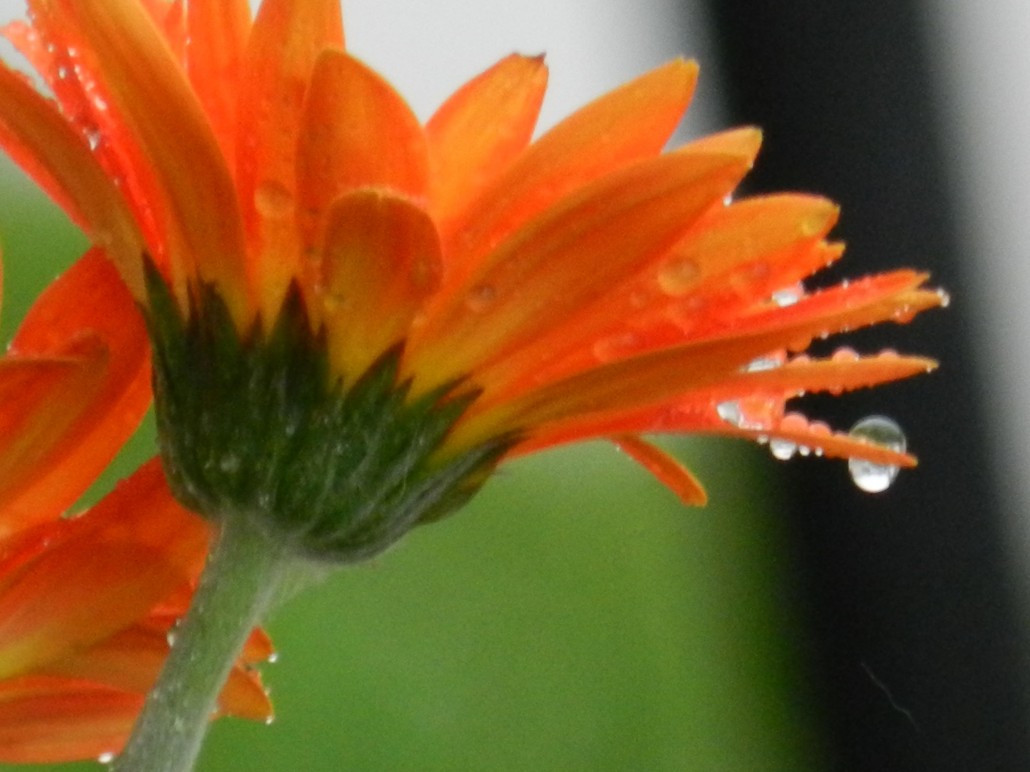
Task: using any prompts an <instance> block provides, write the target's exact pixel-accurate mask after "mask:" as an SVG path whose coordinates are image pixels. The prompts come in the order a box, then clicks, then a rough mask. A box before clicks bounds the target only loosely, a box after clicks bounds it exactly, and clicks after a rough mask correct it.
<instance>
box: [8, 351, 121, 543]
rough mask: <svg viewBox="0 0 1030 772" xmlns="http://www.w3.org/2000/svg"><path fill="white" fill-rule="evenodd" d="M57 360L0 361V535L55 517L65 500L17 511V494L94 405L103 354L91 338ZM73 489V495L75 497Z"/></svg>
mask: <svg viewBox="0 0 1030 772" xmlns="http://www.w3.org/2000/svg"><path fill="white" fill-rule="evenodd" d="M68 354H69V355H68V356H67V357H62V358H42V357H41V358H38V359H29V360H25V359H16V358H6V359H2V360H0V405H2V406H3V409H2V411H0V503H2V504H3V510H2V520H0V533H2V534H4V535H6V534H10V533H13V532H15V531H18V530H21V529H22V528H26V527H29V526H31V525H33V524H34V523H36V522H40V521H43V520H50V519H55V518H58V517H60V515H61V513H62V511H63V510H64V507H66V506H67V505H68V504H69V503H70V502H69V501H68V500H67V499H68V498H69V497H68V496H60V495H58V496H57V497H56V498H54V499H51V498H49V497H46V498H43V499H42V500H40V501H37V502H34V503H35V504H36V505H37V506H36V507H24V506H18V499H19V494H20V493H21V492H22V491H24V489H25V488H26V487H28V486H31V485H32V484H33V483H35V482H37V480H36V479H32V478H38V477H41V476H44V475H42V474H40V473H39V472H38V471H37V470H38V469H40V468H41V467H44V466H45V463H46V462H47V461H48V460H49V459H48V457H50V456H52V455H53V453H54V448H55V446H57V445H59V444H60V442H61V441H62V440H63V439H64V437H65V436H67V434H68V433H69V430H70V427H71V426H73V425H74V424H75V422H76V421H79V420H81V419H82V418H83V416H84V415H86V413H87V410H88V408H89V407H90V405H91V404H92V402H93V401H94V397H95V395H96V392H97V388H98V382H99V381H100V380H101V379H103V377H104V376H105V374H106V373H105V370H106V361H105V360H106V355H107V349H106V348H105V347H104V346H103V344H101V343H100V342H99V341H97V340H96V339H90V340H83V341H79V346H78V347H77V350H75V349H73V350H70V351H69V352H68ZM79 487H80V486H76V489H77V490H75V491H74V494H73V495H74V496H75V497H77V496H78V495H79V494H81V492H82V491H81V489H78V488H79Z"/></svg>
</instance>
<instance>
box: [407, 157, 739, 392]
mask: <svg viewBox="0 0 1030 772" xmlns="http://www.w3.org/2000/svg"><path fill="white" fill-rule="evenodd" d="M750 163H751V159H750V158H747V157H743V158H742V157H739V156H732V155H703V154H702V155H696V154H694V153H689V152H685V153H671V154H668V155H664V156H659V157H658V158H654V159H649V160H647V161H643V162H640V163H639V164H635V165H634V166H631V167H629V168H627V169H624V170H622V171H620V172H616V173H614V174H612V175H609V176H608V177H605V178H604V179H601V180H598V181H597V182H596V183H594V184H592V185H589V186H587V187H585V188H583V189H582V190H581V191H579V192H577V193H576V194H574V195H571V196H569V197H568V198H566V199H565V200H563V201H562V202H560V203H559V204H556V205H555V206H553V207H552V208H550V209H549V210H547V211H546V212H544V213H543V214H542V215H540V216H539V217H538V218H536V219H535V220H534V221H532V222H531V223H529V224H527V225H526V226H525V227H524V228H523V229H522V230H520V231H519V232H518V233H516V234H515V235H514V236H512V238H510V239H508V240H507V241H505V242H504V243H503V244H501V245H500V246H499V247H498V248H497V249H496V250H494V252H493V253H492V254H491V255H490V257H489V259H488V262H487V263H485V264H484V265H483V266H482V267H481V268H480V270H479V271H477V272H476V273H475V274H474V275H473V277H472V278H471V279H470V280H469V282H468V284H467V288H466V289H465V294H464V297H461V298H456V299H455V300H454V302H453V303H452V304H451V306H450V307H445V308H440V307H438V306H433V307H431V309H430V317H429V319H428V320H427V322H426V324H425V326H424V327H422V328H421V329H420V330H419V331H418V332H417V334H416V337H415V338H414V340H413V341H412V345H411V354H410V369H411V371H412V372H417V373H418V374H419V376H420V377H422V378H426V377H427V374H428V380H427V381H426V382H425V383H423V384H422V385H420V386H419V387H418V388H428V387H432V386H435V385H437V384H439V383H442V382H444V381H447V380H450V379H451V378H453V377H455V376H459V375H461V374H462V373H465V372H469V371H471V370H472V369H473V368H475V367H481V366H482V365H483V364H484V363H486V362H489V361H491V360H497V359H502V358H503V357H506V356H508V355H509V353H510V352H511V350H513V349H515V348H518V347H519V346H523V345H530V344H532V343H534V342H535V341H536V339H537V338H538V336H540V335H542V334H545V333H546V332H548V331H549V330H556V329H559V328H560V327H561V326H562V325H563V324H564V323H565V322H566V321H567V320H568V319H569V317H570V316H573V315H575V314H576V313H577V312H579V310H580V309H582V308H583V307H584V306H586V305H588V304H590V303H593V302H595V301H600V300H601V299H602V298H603V296H604V295H605V294H606V293H607V292H608V291H609V290H610V289H611V287H612V285H613V284H618V283H619V282H621V281H623V280H625V279H626V278H627V277H628V276H630V275H632V274H634V273H635V272H636V271H638V270H640V268H641V267H642V266H646V265H647V264H648V263H649V262H650V261H653V260H656V259H658V258H659V257H660V256H661V255H662V254H663V253H664V252H665V251H666V250H667V249H669V247H671V246H672V244H674V243H675V242H676V240H677V239H679V238H680V236H681V235H682V234H683V232H684V231H686V230H687V229H688V228H689V227H690V225H691V224H692V223H693V221H694V220H696V219H697V218H698V217H699V216H700V215H701V214H703V213H704V212H705V211H706V210H707V209H708V208H709V207H711V206H713V205H716V204H718V205H721V201H722V198H723V197H724V196H725V195H726V194H727V193H728V192H729V191H731V190H732V189H733V188H734V187H735V186H736V184H737V183H738V182H739V181H740V179H741V177H743V176H744V174H745V173H746V172H747V169H748V168H749V166H750ZM434 370H435V371H434Z"/></svg>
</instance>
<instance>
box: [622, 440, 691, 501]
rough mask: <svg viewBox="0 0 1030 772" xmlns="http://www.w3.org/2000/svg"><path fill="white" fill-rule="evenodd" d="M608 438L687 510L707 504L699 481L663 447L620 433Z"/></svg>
mask: <svg viewBox="0 0 1030 772" xmlns="http://www.w3.org/2000/svg"><path fill="white" fill-rule="evenodd" d="M609 439H610V440H611V441H612V442H613V443H615V445H616V446H617V447H618V448H619V450H621V451H622V452H623V453H625V454H626V455H627V456H629V457H630V458H632V459H633V460H634V461H636V462H637V463H638V464H640V465H641V466H642V467H644V469H646V470H647V471H649V472H650V473H651V474H653V475H654V476H655V477H656V478H658V481H659V482H660V483H662V485H664V486H665V487H667V488H668V489H669V490H671V491H672V492H673V493H675V494H676V495H677V496H678V497H679V499H680V501H682V502H683V503H684V504H686V505H687V506H688V507H703V506H704V505H705V504H707V503H708V495H707V494H706V493H705V489H704V488H702V487H701V483H699V482H698V481H697V478H696V477H694V475H693V474H691V472H690V470H689V469H687V468H686V467H685V466H683V464H681V463H680V462H679V461H678V460H676V459H675V458H673V457H672V456H671V455H670V454H668V453H666V452H665V451H664V450H662V449H661V448H659V447H657V446H656V445H653V444H651V443H650V442H646V441H644V440H642V439H640V437H637V436H636V435H633V434H621V435H618V436H615V437H609Z"/></svg>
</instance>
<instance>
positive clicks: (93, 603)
mask: <svg viewBox="0 0 1030 772" xmlns="http://www.w3.org/2000/svg"><path fill="white" fill-rule="evenodd" d="M61 529H62V532H61V533H60V534H58V535H55V536H54V537H53V538H52V540H51V542H50V543H49V544H48V545H47V546H46V549H45V550H43V551H41V552H39V553H38V554H37V555H36V556H35V557H33V559H31V560H28V561H23V560H19V562H18V567H17V570H16V571H7V570H5V569H4V567H3V566H0V677H10V676H13V675H18V674H21V673H25V672H30V671H31V670H33V669H34V668H36V667H38V666H40V665H42V664H46V663H48V662H52V661H55V660H58V659H60V658H62V657H64V656H67V655H69V654H70V653H71V652H73V651H75V650H77V649H83V648H87V647H89V646H91V645H93V644H95V643H96V642H98V641H101V640H103V639H105V638H107V637H108V636H110V635H112V634H113V633H115V632H117V631H119V630H122V629H124V628H126V627H128V626H130V625H132V624H133V623H134V622H135V621H136V620H138V619H140V618H142V617H144V616H145V615H146V613H147V611H148V610H149V609H150V608H151V607H153V606H154V605H155V604H156V603H157V602H158V601H160V600H161V599H162V598H163V597H165V596H166V595H168V594H169V593H170V592H172V591H173V590H174V589H175V588H176V587H179V586H181V585H182V584H184V583H185V582H187V581H189V580H190V579H191V578H192V577H193V576H195V575H196V573H197V572H198V571H199V569H200V566H201V565H202V564H203V560H204V555H205V554H206V550H207V546H208V541H209V536H210V534H209V527H208V525H207V524H206V523H205V522H204V521H203V520H201V519H200V518H199V517H198V516H196V515H193V514H192V513H189V512H187V511H186V510H184V509H183V508H182V507H181V506H180V505H179V504H177V503H176V502H175V500H174V499H173V497H172V495H171V493H170V492H169V491H168V488H167V484H166V483H165V480H164V476H163V474H162V472H161V468H160V464H159V463H158V462H157V461H156V460H154V461H151V462H149V463H147V464H146V465H144V466H143V467H141V468H140V469H139V471H137V472H136V473H135V474H134V475H133V476H132V477H130V478H129V479H128V480H126V481H124V482H123V483H121V484H120V485H119V486H118V487H117V488H115V490H114V491H113V492H112V493H110V494H109V495H108V496H106V497H105V498H104V499H103V500H102V501H101V502H100V503H99V504H98V505H97V506H96V507H94V508H93V509H92V510H90V512H89V513H87V514H86V515H83V516H81V517H78V518H75V519H72V520H64V521H61Z"/></svg>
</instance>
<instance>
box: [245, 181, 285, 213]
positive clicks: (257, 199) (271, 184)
mask: <svg viewBox="0 0 1030 772" xmlns="http://www.w3.org/2000/svg"><path fill="white" fill-rule="evenodd" d="M254 208H255V209H256V210H257V212H258V214H259V215H261V216H262V217H267V218H268V219H270V220H281V219H283V218H284V217H289V216H290V215H291V214H292V213H293V195H292V194H291V193H290V191H289V190H287V189H286V186H285V185H283V184H282V183H279V182H276V181H275V180H264V181H262V182H261V183H260V184H259V185H258V186H257V188H255V190H254Z"/></svg>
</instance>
